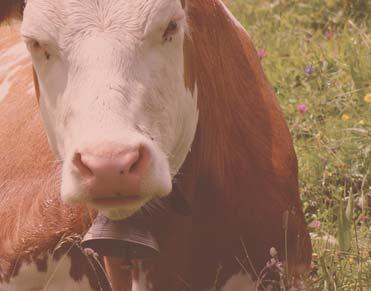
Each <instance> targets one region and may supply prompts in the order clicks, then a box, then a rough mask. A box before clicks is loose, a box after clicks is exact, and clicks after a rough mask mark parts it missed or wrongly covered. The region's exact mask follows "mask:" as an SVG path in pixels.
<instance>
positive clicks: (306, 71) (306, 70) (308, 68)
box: [304, 65, 315, 76]
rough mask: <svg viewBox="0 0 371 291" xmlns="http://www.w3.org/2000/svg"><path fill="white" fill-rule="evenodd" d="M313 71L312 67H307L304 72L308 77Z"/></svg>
mask: <svg viewBox="0 0 371 291" xmlns="http://www.w3.org/2000/svg"><path fill="white" fill-rule="evenodd" d="M314 71H315V69H314V66H313V65H307V66H306V67H305V69H304V72H305V73H306V74H307V75H308V76H310V75H312V74H313V73H314Z"/></svg>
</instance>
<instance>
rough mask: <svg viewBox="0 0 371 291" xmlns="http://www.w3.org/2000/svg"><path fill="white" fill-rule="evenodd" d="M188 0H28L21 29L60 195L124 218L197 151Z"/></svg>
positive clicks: (167, 184) (165, 190)
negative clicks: (187, 75) (188, 83)
mask: <svg viewBox="0 0 371 291" xmlns="http://www.w3.org/2000/svg"><path fill="white" fill-rule="evenodd" d="M185 30H186V18H185V12H184V10H183V9H182V6H181V3H180V0H65V1H59V0H28V1H27V5H26V8H25V11H24V18H23V24H22V35H23V37H24V39H25V42H26V43H27V46H28V49H29V51H30V53H31V56H32V61H33V64H34V67H35V70H36V73H37V77H38V81H39V85H40V93H41V94H40V108H41V113H42V116H43V119H44V122H45V126H46V129H47V133H48V137H49V142H50V144H51V146H52V148H53V149H54V151H55V152H56V154H57V155H58V157H59V159H61V160H62V161H63V171H62V186H61V195H62V199H63V200H64V201H65V202H68V203H86V204H88V205H90V206H92V207H94V208H97V209H98V210H100V211H102V212H103V213H104V214H106V215H107V216H108V217H110V218H112V219H122V218H125V217H127V216H129V215H131V214H132V213H134V212H135V211H136V210H138V209H139V208H140V207H141V206H142V205H143V204H144V203H146V202H147V201H149V200H150V199H151V198H153V197H156V196H164V195H167V194H169V193H170V192H171V179H172V177H173V176H174V175H175V174H176V173H177V172H178V170H179V168H180V166H181V165H182V163H183V162H184V159H185V157H186V155H187V153H188V151H189V150H190V146H191V143H192V141H193V138H194V133H195V130H196V125H197V118H198V110H197V100H196V97H195V96H192V94H191V93H190V92H189V91H188V90H187V88H186V87H185V83H184V57H183V41H184V33H185Z"/></svg>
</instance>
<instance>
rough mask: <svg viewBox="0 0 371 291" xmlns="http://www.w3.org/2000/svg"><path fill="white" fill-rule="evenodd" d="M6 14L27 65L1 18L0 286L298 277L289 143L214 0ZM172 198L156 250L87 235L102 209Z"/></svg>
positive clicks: (297, 220) (85, 3) (14, 7)
mask: <svg viewBox="0 0 371 291" xmlns="http://www.w3.org/2000/svg"><path fill="white" fill-rule="evenodd" d="M15 19H20V20H21V21H22V25H21V28H20V34H21V35H22V40H23V41H24V42H25V43H26V47H27V50H28V52H29V54H30V55H31V59H32V65H31V64H30V62H29V60H28V58H27V56H26V52H25V49H24V48H23V47H22V44H20V43H19V38H18V36H17V35H16V33H14V30H10V32H9V31H8V32H7V33H4V32H2V35H1V40H0V48H1V55H0V58H1V63H0V74H1V75H0V80H1V82H2V83H0V86H1V87H0V88H1V90H0V92H1V94H3V95H2V96H0V100H1V106H0V155H1V156H0V157H1V165H0V221H1V226H0V238H1V240H0V290H2V291H3V290H4V291H5V290H9V291H10V290H67V289H68V288H69V289H71V290H124V291H129V290H133V291H147V290H152V291H178V290H179V291H180V290H190V291H208V290H221V291H242V290H244V291H246V290H256V289H261V288H262V289H264V288H267V286H268V285H271V287H272V288H278V287H277V286H278V285H277V284H278V283H277V284H276V283H275V282H274V280H276V279H277V277H278V278H284V279H285V280H286V282H288V283H289V284H293V285H295V284H296V282H297V281H298V280H299V279H300V278H301V276H302V275H303V274H304V273H305V272H306V271H307V270H308V268H309V265H310V261H311V252H312V250H311V242H310V238H309V235H308V232H307V228H306V223H305V219H304V215H303V211H302V207H301V202H300V196H299V190H298V173H297V172H298V170H297V160H296V155H295V151H294V148H293V145H292V140H291V137H290V133H289V130H288V128H287V125H286V123H285V120H284V117H283V114H282V112H281V110H280V107H279V104H278V101H277V98H276V96H275V94H274V92H273V90H272V88H271V86H270V85H269V83H268V81H267V79H266V77H265V75H264V72H263V70H262V67H261V64H260V60H259V58H258V57H257V54H256V51H255V48H254V46H253V44H252V42H251V40H250V37H249V35H248V33H247V32H246V31H245V29H244V28H243V27H242V26H241V25H240V23H239V22H238V21H237V20H236V19H235V18H234V17H233V16H232V14H231V13H230V12H229V10H228V9H227V8H226V6H225V5H224V4H223V2H222V1H221V0H119V1H117V0H79V1H77V0H68V1H57V0H28V1H27V2H26V3H24V2H23V1H21V0H2V1H1V2H0V22H5V21H13V20H15ZM4 29H5V28H3V30H4ZM14 58H16V65H11V64H12V62H13V63H14ZM1 66H3V68H1ZM32 76H33V80H34V87H35V91H36V96H37V98H34V97H32V96H31V95H33V92H32V90H33V88H31V87H30V84H32V83H31V80H32ZM3 97H4V98H3ZM169 196H174V197H181V200H184V201H185V203H186V204H187V207H189V210H190V211H189V213H187V214H185V215H182V214H179V213H178V212H177V211H168V212H166V213H164V214H163V215H153V216H152V217H151V224H152V227H153V233H154V235H155V237H156V239H157V240H158V244H159V249H160V251H159V254H158V255H157V256H155V257H153V258H151V259H149V260H133V261H130V260H128V259H127V258H125V257H110V256H106V257H104V256H103V257H102V256H101V255H100V254H99V253H95V251H94V250H84V249H83V248H82V247H81V238H82V236H83V235H84V234H85V233H86V232H87V230H88V229H89V227H90V225H91V224H92V222H93V220H94V218H95V216H96V214H97V212H98V213H100V214H102V215H103V216H104V217H107V218H109V219H111V220H112V221H116V220H117V221H125V220H128V219H130V218H131V217H132V216H133V215H135V214H136V213H138V211H140V210H141V209H142V208H143V207H145V206H146V205H147V204H148V203H151V201H152V200H153V199H160V200H161V199H165V198H166V197H169Z"/></svg>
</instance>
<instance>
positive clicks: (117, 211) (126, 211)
mask: <svg viewBox="0 0 371 291" xmlns="http://www.w3.org/2000/svg"><path fill="white" fill-rule="evenodd" d="M152 198H153V196H151V195H148V196H145V197H138V198H137V199H129V200H126V199H125V198H122V199H120V198H112V200H110V201H108V204H112V205H107V203H106V202H107V201H101V202H100V201H92V202H89V203H87V205H88V207H90V208H93V209H96V210H98V211H99V212H100V213H102V214H103V215H104V216H106V217H108V218H109V219H111V220H122V219H125V218H128V217H130V216H132V215H133V214H135V213H136V212H137V211H138V210H139V209H140V208H141V207H142V206H143V205H145V204H146V203H147V202H149V201H150V200H151V199H152ZM114 200H117V201H114ZM115 202H116V204H115Z"/></svg>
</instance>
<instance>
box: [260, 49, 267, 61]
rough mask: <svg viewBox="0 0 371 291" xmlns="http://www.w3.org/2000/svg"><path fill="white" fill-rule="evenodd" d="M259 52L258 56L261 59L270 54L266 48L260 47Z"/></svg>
mask: <svg viewBox="0 0 371 291" xmlns="http://www.w3.org/2000/svg"><path fill="white" fill-rule="evenodd" d="M257 54H258V58H259V59H261V60H262V59H264V58H265V57H267V56H268V54H267V51H266V50H265V49H258V51H257Z"/></svg>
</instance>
